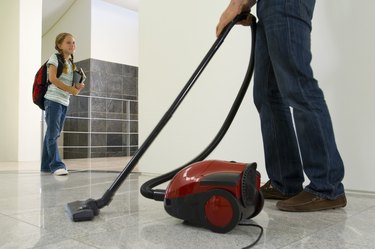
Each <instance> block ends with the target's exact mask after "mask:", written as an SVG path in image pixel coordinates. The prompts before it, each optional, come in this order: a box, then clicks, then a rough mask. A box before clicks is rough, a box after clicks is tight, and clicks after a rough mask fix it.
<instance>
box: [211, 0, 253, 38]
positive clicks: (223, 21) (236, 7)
mask: <svg viewBox="0 0 375 249" xmlns="http://www.w3.org/2000/svg"><path fill="white" fill-rule="evenodd" d="M255 2H256V1H255V0H231V1H230V3H229V6H228V7H227V8H226V9H225V11H224V12H223V14H221V17H220V20H219V23H218V24H217V26H216V36H217V37H218V36H219V35H220V34H221V32H222V31H223V29H224V28H225V26H227V25H228V23H230V22H231V21H232V20H233V19H234V18H235V17H236V16H237V15H238V14H240V13H242V12H245V11H247V12H250V8H251V7H252V6H253V5H254V4H255ZM239 24H242V25H246V26H248V25H251V18H246V19H245V20H243V21H241V22H239Z"/></svg>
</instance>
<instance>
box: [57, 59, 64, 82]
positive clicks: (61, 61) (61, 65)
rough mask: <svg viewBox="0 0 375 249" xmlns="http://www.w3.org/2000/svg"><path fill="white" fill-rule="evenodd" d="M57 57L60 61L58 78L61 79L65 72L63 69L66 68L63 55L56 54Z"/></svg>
mask: <svg viewBox="0 0 375 249" xmlns="http://www.w3.org/2000/svg"><path fill="white" fill-rule="evenodd" d="M56 57H57V61H58V66H57V72H56V78H59V77H60V76H61V74H62V72H63V68H64V63H65V62H64V61H65V59H64V57H63V55H62V54H60V53H56Z"/></svg>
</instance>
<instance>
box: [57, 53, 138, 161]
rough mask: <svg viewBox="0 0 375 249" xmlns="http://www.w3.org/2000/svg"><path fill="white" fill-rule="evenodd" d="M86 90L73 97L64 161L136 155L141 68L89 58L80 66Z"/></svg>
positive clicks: (69, 113) (66, 124)
mask: <svg viewBox="0 0 375 249" xmlns="http://www.w3.org/2000/svg"><path fill="white" fill-rule="evenodd" d="M76 64H77V66H78V67H82V68H83V70H84V71H85V73H86V76H87V79H86V81H85V84H86V87H85V88H84V89H83V90H82V91H81V93H80V95H78V96H72V97H71V103H70V106H69V109H68V113H67V118H66V121H65V125H64V130H63V140H64V142H63V148H62V149H63V154H64V158H93V157H116V156H132V155H133V153H134V152H135V151H136V150H137V148H138V68H137V67H134V66H128V65H123V64H118V63H112V62H106V61H100V60H95V59H88V60H84V61H80V62H77V63H76Z"/></svg>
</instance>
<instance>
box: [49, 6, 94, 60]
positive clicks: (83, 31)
mask: <svg viewBox="0 0 375 249" xmlns="http://www.w3.org/2000/svg"><path fill="white" fill-rule="evenodd" d="M91 13H92V11H91V0H79V1H75V2H74V4H73V5H72V7H71V8H70V9H69V10H68V11H67V12H66V13H65V15H64V16H63V17H62V18H61V19H60V20H59V22H58V23H57V24H56V25H55V26H54V27H52V28H51V29H50V30H49V32H48V33H47V34H45V35H44V36H43V39H42V45H43V46H42V62H44V61H46V60H48V58H49V57H50V56H51V54H53V53H56V52H57V51H56V50H55V38H56V36H57V35H58V34H59V33H62V32H67V33H71V34H72V35H73V36H74V37H75V39H76V45H77V49H76V52H75V54H74V56H75V57H74V60H75V61H81V60H85V59H88V58H90V55H91Z"/></svg>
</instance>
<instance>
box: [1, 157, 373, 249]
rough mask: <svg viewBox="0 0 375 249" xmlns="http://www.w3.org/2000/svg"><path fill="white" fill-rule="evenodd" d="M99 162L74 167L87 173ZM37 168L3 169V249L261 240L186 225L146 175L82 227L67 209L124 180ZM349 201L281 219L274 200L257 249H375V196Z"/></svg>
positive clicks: (259, 220)
mask: <svg viewBox="0 0 375 249" xmlns="http://www.w3.org/2000/svg"><path fill="white" fill-rule="evenodd" d="M97 161H98V162H100V159H98V160H97ZM95 162H96V161H95V160H90V161H83V160H81V161H72V162H70V163H72V164H76V165H80V167H81V168H85V167H86V166H90V165H94V164H95ZM100 163H101V165H103V161H101V162H100ZM34 166H35V165H33V164H24V163H18V164H17V163H15V164H10V163H0V169H1V170H0V231H1V232H0V248H131V249H138V248H142V249H143V248H158V249H159V248H160V249H164V248H184V249H185V248H186V249H188V248H193V249H198V248H205V249H209V248H220V249H221V248H230V249H233V248H242V247H245V246H247V245H249V244H250V243H251V242H253V241H254V240H255V239H256V237H257V235H258V233H259V229H258V228H256V227H246V226H238V227H236V228H235V229H234V230H232V231H231V232H229V233H227V234H216V233H213V232H210V231H208V230H204V229H202V228H196V227H191V226H188V225H184V224H182V222H181V221H180V220H178V219H175V218H173V217H170V216H169V215H168V214H167V213H166V212H165V211H164V209H163V203H162V202H156V201H152V200H149V199H145V198H143V197H142V196H141V195H140V194H139V187H140V185H141V184H142V183H143V182H145V181H146V180H147V179H150V177H151V176H150V175H144V174H140V173H133V174H132V175H131V176H130V177H129V178H128V179H127V180H126V181H125V182H124V184H123V185H122V186H121V188H120V189H119V190H118V191H117V193H116V196H115V198H114V200H113V201H112V203H111V204H110V205H109V206H107V207H105V208H103V209H102V210H101V213H100V215H99V216H97V217H95V219H94V220H93V221H89V222H79V223H75V222H72V221H71V220H70V219H69V218H68V216H67V214H66V213H65V211H64V205H65V204H66V203H68V202H72V201H76V200H86V199H88V198H90V197H93V198H99V197H101V196H102V194H103V193H104V192H105V190H106V189H107V188H108V187H109V186H110V185H111V183H112V182H113V180H114V179H115V178H116V176H117V174H116V173H103V172H72V173H71V174H70V175H69V176H67V177H58V178H57V177H54V176H53V175H48V174H40V173H39V172H37V171H35V170H32V169H31V168H33V167H34ZM109 166H110V167H109V168H110V169H115V168H116V167H114V166H116V165H114V164H113V163H110V164H109ZM90 167H91V166H90ZM113 167H114V168H113ZM121 167H122V165H121ZM121 167H120V166H118V168H121ZM71 168H72V166H71ZM78 168H79V167H78ZM93 168H95V166H93ZM347 198H348V206H347V207H346V208H345V209H337V210H330V211H323V212H316V213H286V212H281V211H278V210H277V209H276V208H275V201H266V202H265V207H264V209H263V211H262V212H261V213H260V214H259V215H258V216H256V217H255V218H254V219H253V221H252V222H253V223H256V224H259V225H261V226H263V227H264V234H263V236H262V238H261V240H260V241H259V243H258V244H257V245H256V246H255V247H254V248H288V249H292V248H314V249H315V248H375V244H374V243H375V195H371V194H366V195H365V194H358V193H347Z"/></svg>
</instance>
